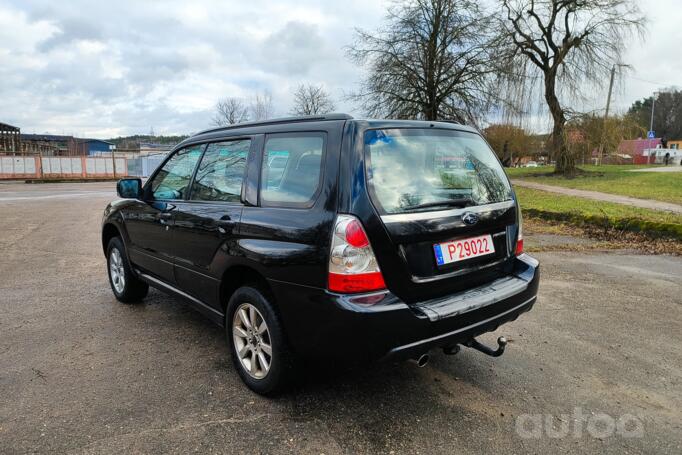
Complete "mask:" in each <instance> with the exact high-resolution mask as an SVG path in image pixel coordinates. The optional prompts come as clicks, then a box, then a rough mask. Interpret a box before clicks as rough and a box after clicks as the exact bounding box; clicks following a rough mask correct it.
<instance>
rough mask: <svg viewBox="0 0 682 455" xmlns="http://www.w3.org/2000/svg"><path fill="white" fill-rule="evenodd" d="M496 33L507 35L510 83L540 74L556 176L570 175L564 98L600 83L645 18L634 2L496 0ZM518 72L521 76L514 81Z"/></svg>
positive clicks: (572, 165)
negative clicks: (498, 10)
mask: <svg viewBox="0 0 682 455" xmlns="http://www.w3.org/2000/svg"><path fill="white" fill-rule="evenodd" d="M499 1H500V3H501V5H502V11H503V15H502V16H501V17H500V25H501V27H500V28H501V29H502V30H503V31H504V32H505V34H506V35H507V39H508V43H509V48H508V49H507V51H508V52H507V53H506V54H505V53H501V54H500V55H503V56H506V57H507V61H508V63H507V65H506V66H507V68H509V71H510V74H511V75H512V79H515V80H516V81H520V83H525V81H526V80H527V79H525V76H529V75H532V76H535V75H537V74H538V73H539V74H540V75H541V76H542V78H543V82H544V84H543V85H542V91H543V96H544V100H545V102H546V105H547V108H548V110H549V113H550V114H551V116H552V120H553V128H552V134H551V150H552V153H553V156H554V159H555V160H556V172H557V173H561V174H564V175H569V176H570V175H573V174H574V173H575V157H574V156H572V154H571V153H570V150H569V148H568V146H567V138H566V134H565V126H566V106H565V104H564V103H562V99H563V100H564V101H565V98H562V97H564V96H566V97H570V98H575V97H576V96H578V95H579V94H580V92H581V89H584V88H586V87H587V86H589V85H590V83H591V84H592V85H593V86H594V85H595V84H603V82H604V80H605V79H606V77H607V74H608V72H609V70H610V69H611V67H612V65H613V64H614V63H617V62H619V61H620V60H621V55H622V53H623V50H624V47H625V45H626V43H627V42H628V41H627V38H629V37H630V36H631V35H632V34H633V32H641V31H642V30H643V27H644V23H645V19H644V17H643V16H642V14H641V13H640V10H639V8H638V7H637V5H636V3H635V1H634V0H499ZM518 73H525V74H521V77H520V78H519V74H518Z"/></svg>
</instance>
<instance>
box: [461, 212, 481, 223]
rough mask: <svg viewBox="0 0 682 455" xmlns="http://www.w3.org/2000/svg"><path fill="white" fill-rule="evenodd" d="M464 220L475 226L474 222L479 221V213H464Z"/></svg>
mask: <svg viewBox="0 0 682 455" xmlns="http://www.w3.org/2000/svg"><path fill="white" fill-rule="evenodd" d="M462 221H463V222H464V224H468V225H469V226H473V225H474V224H476V223H478V215H476V214H475V213H471V212H467V213H465V214H464V215H462Z"/></svg>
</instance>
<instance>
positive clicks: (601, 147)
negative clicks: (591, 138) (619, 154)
mask: <svg viewBox="0 0 682 455" xmlns="http://www.w3.org/2000/svg"><path fill="white" fill-rule="evenodd" d="M615 75H616V65H613V67H611V81H610V82H609V95H608V96H607V97H606V111H604V121H603V122H602V126H601V139H600V140H599V157H598V161H597V164H598V165H599V166H601V161H602V158H603V156H604V134H605V133H606V120H607V119H608V117H609V108H610V107H611V92H612V91H613V79H614V77H615Z"/></svg>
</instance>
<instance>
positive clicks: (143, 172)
mask: <svg viewBox="0 0 682 455" xmlns="http://www.w3.org/2000/svg"><path fill="white" fill-rule="evenodd" d="M165 158H166V155H165V154H159V155H147V156H140V157H136V158H129V159H128V175H134V176H136V177H149V176H150V175H151V174H152V172H154V171H155V170H156V168H157V167H159V166H160V165H161V163H162V162H163V160H164V159H165Z"/></svg>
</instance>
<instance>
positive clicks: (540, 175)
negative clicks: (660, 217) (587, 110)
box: [505, 165, 682, 204]
mask: <svg viewBox="0 0 682 455" xmlns="http://www.w3.org/2000/svg"><path fill="white" fill-rule="evenodd" d="M579 167H580V169H582V170H584V171H586V172H587V174H583V175H579V176H577V177H575V178H573V179H566V178H563V177H558V176H552V175H547V174H548V173H551V172H552V171H553V170H554V168H553V167H551V166H543V167H536V168H511V169H505V170H506V171H507V174H508V175H509V177H510V178H512V179H515V178H518V179H521V178H522V179H526V180H529V181H533V182H537V183H543V184H546V185H555V186H563V187H566V188H576V189H579V190H593V191H601V192H604V193H611V194H620V195H623V196H631V197H638V198H642V199H655V200H658V201H665V202H672V203H675V204H682V172H665V173H662V172H629V171H631V170H633V169H642V168H647V167H652V166H615V165H605V166H593V165H584V166H579Z"/></svg>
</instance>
